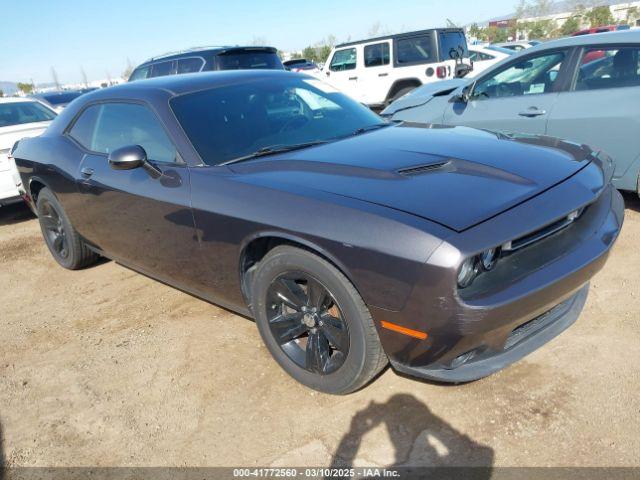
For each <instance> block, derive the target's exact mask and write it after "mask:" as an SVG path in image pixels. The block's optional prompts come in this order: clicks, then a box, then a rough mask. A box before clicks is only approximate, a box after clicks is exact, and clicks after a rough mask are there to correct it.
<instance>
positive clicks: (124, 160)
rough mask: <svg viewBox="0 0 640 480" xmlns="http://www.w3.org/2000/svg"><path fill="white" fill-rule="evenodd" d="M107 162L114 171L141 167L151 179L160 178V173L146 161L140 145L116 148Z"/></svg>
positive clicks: (145, 153)
mask: <svg viewBox="0 0 640 480" xmlns="http://www.w3.org/2000/svg"><path fill="white" fill-rule="evenodd" d="M108 160H109V165H111V168H113V169H114V170H133V169H134V168H140V167H142V168H144V169H145V170H146V171H147V173H148V174H149V175H151V176H152V177H153V178H160V177H161V176H162V171H161V170H160V169H159V168H157V167H155V166H153V165H151V164H150V163H149V162H148V161H147V152H145V150H144V148H142V147H141V146H140V145H127V146H126V147H121V148H116V149H115V150H114V151H113V152H111V153H110V154H109V157H108Z"/></svg>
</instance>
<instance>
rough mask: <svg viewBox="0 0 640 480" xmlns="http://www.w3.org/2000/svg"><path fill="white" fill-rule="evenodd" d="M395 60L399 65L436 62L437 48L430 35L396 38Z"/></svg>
mask: <svg viewBox="0 0 640 480" xmlns="http://www.w3.org/2000/svg"><path fill="white" fill-rule="evenodd" d="M396 59H397V60H396V62H397V64H398V65H399V66H405V65H416V64H421V63H433V62H437V61H438V58H437V48H436V43H435V40H434V38H433V36H432V35H419V36H415V37H409V38H399V39H397V40H396Z"/></svg>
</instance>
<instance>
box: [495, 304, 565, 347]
mask: <svg viewBox="0 0 640 480" xmlns="http://www.w3.org/2000/svg"><path fill="white" fill-rule="evenodd" d="M572 300H573V297H571V298H569V299H568V300H565V301H564V302H562V303H559V304H558V305H556V306H555V307H553V308H552V309H551V310H547V311H546V312H545V313H543V314H542V315H540V316H538V317H536V318H534V319H533V320H529V321H528V322H526V323H523V324H522V325H519V326H518V327H516V328H514V329H513V330H512V331H511V333H510V334H509V337H508V338H507V341H506V342H505V344H504V349H505V350H508V349H509V348H511V347H513V346H514V345H515V344H517V343H518V342H520V341H521V340H524V339H525V338H527V337H528V336H530V335H532V334H533V333H535V332H537V331H538V330H540V329H541V328H543V327H545V326H546V325H548V324H549V323H551V322H553V321H554V320H556V319H558V318H559V317H560V316H562V314H561V312H560V311H561V310H563V309H567V308H568V307H569V306H570V303H571V301H572Z"/></svg>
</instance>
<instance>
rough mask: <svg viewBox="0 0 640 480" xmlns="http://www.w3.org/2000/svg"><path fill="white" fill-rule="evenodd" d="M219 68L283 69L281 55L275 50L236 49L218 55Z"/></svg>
mask: <svg viewBox="0 0 640 480" xmlns="http://www.w3.org/2000/svg"><path fill="white" fill-rule="evenodd" d="M217 61H218V69H219V70H247V69H254V68H258V69H271V70H282V69H283V68H284V67H283V66H282V62H281V61H280V57H278V55H276V54H275V53H273V52H268V51H267V52H265V51H259V50H258V51H256V50H234V51H232V52H228V53H223V54H220V55H218V56H217Z"/></svg>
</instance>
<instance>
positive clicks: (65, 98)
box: [32, 88, 97, 113]
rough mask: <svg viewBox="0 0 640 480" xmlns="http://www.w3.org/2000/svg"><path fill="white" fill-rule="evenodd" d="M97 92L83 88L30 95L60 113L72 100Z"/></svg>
mask: <svg viewBox="0 0 640 480" xmlns="http://www.w3.org/2000/svg"><path fill="white" fill-rule="evenodd" d="M94 90H97V89H96V88H83V89H81V90H61V91H55V92H45V93H36V94H34V95H32V97H33V98H37V99H38V100H40V101H41V102H42V103H44V104H46V105H47V106H48V107H49V108H51V109H52V110H54V111H56V112H58V113H60V112H61V111H62V110H63V109H64V107H66V106H67V105H68V104H69V103H71V102H72V101H73V100H75V99H76V98H78V97H79V96H80V95H83V94H85V93H88V92H92V91H94Z"/></svg>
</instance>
